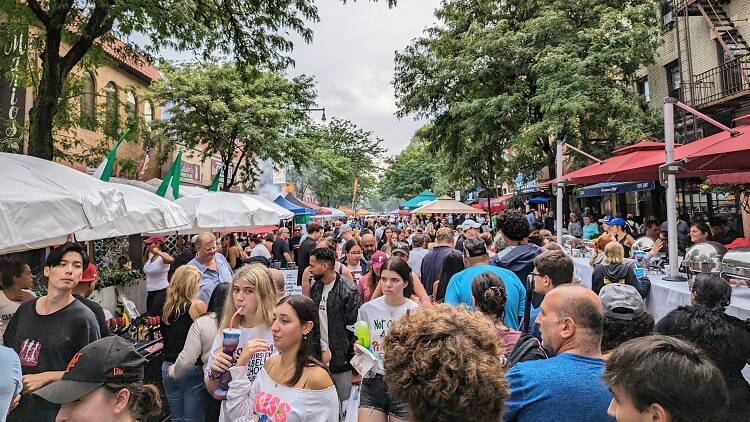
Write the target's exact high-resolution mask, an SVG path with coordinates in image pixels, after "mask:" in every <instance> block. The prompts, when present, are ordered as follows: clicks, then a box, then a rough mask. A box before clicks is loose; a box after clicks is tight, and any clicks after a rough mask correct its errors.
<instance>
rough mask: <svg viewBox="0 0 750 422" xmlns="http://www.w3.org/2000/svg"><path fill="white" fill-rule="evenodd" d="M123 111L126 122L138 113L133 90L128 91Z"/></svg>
mask: <svg viewBox="0 0 750 422" xmlns="http://www.w3.org/2000/svg"><path fill="white" fill-rule="evenodd" d="M125 112H126V113H127V116H128V123H130V122H132V121H133V119H135V117H136V116H137V115H138V98H137V97H136V96H135V92H133V91H128V94H127V104H126V105H125Z"/></svg>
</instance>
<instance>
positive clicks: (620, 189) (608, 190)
mask: <svg viewBox="0 0 750 422" xmlns="http://www.w3.org/2000/svg"><path fill="white" fill-rule="evenodd" d="M655 186H656V184H655V183H654V182H653V181H650V182H605V183H597V184H595V185H591V186H586V187H584V188H582V189H581V190H580V191H578V192H577V193H576V197H577V198H589V197H593V196H603V195H612V194H617V193H625V192H639V191H647V190H652V189H654V187H655Z"/></svg>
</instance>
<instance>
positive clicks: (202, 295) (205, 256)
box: [187, 232, 234, 303]
mask: <svg viewBox="0 0 750 422" xmlns="http://www.w3.org/2000/svg"><path fill="white" fill-rule="evenodd" d="M193 247H194V248H195V258H193V260H192V261H190V262H188V264H187V265H192V266H194V267H195V268H197V269H198V270H199V271H200V272H201V273H202V275H201V281H200V291H199V292H198V299H200V300H202V301H203V302H204V303H208V302H209V301H210V300H211V293H213V291H214V287H216V286H218V285H219V283H231V282H232V277H234V272H233V271H232V267H231V266H229V262H227V259H226V258H225V257H224V255H222V254H220V253H218V252H216V236H214V235H213V234H211V233H208V232H204V233H199V234H198V238H197V239H196V241H195V243H194V245H193Z"/></svg>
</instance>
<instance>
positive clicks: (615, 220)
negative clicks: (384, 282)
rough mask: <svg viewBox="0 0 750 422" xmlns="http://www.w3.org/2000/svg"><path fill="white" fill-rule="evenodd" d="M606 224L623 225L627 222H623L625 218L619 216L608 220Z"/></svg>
mask: <svg viewBox="0 0 750 422" xmlns="http://www.w3.org/2000/svg"><path fill="white" fill-rule="evenodd" d="M607 224H609V225H610V226H620V227H625V226H626V225H627V223H625V220H624V219H622V218H620V217H617V218H613V219H611V220H609V222H608V223H607Z"/></svg>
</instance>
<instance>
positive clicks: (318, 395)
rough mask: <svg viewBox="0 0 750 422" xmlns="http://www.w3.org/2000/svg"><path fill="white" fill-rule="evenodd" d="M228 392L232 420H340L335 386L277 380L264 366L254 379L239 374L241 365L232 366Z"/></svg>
mask: <svg viewBox="0 0 750 422" xmlns="http://www.w3.org/2000/svg"><path fill="white" fill-rule="evenodd" d="M230 371H231V372H232V382H230V383H229V394H227V400H226V402H225V403H226V404H227V414H228V415H229V418H230V419H231V420H233V421H240V420H241V421H259V422H266V421H268V422H271V421H284V422H338V420H339V399H338V395H337V394H336V387H334V386H331V387H329V388H326V389H325V390H306V389H303V388H294V387H287V386H286V385H284V384H280V383H277V382H275V381H274V380H273V379H271V377H270V376H269V375H268V373H267V372H266V370H265V369H263V370H261V371H260V373H259V374H258V377H257V378H256V379H255V382H253V383H252V385H251V384H250V383H248V381H247V380H244V379H242V378H239V379H238V380H235V377H234V375H235V373H241V371H242V368H232V369H231V370H230Z"/></svg>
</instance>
